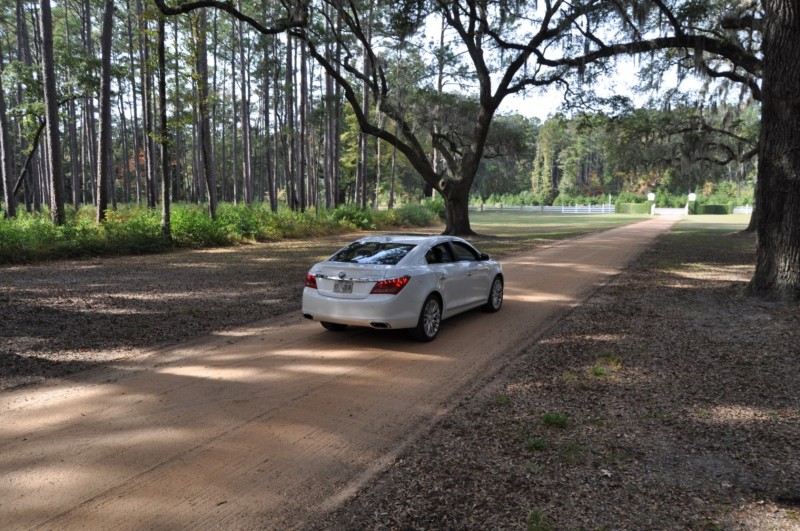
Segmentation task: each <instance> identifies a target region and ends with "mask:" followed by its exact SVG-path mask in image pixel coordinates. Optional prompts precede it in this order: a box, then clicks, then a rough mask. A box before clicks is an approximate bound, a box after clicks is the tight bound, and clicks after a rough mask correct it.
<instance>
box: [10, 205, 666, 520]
mask: <svg viewBox="0 0 800 531" xmlns="http://www.w3.org/2000/svg"><path fill="white" fill-rule="evenodd" d="M672 223H673V220H670V219H653V220H648V221H645V222H642V223H637V224H635V225H632V226H626V227H621V228H617V229H613V230H610V231H607V232H603V233H599V234H594V235H590V236H585V237H582V238H579V239H574V240H570V241H566V242H561V243H559V244H557V245H554V246H552V247H549V248H546V249H540V250H538V251H535V252H533V253H530V254H525V255H519V256H516V257H514V258H513V259H510V260H506V261H504V268H505V272H506V298H505V305H504V307H503V309H502V310H501V311H500V312H499V313H497V314H483V313H481V312H479V311H478V312H470V313H468V314H465V315H462V316H459V317H456V318H454V319H451V320H449V321H446V322H445V323H444V325H443V327H442V331H441V333H440V335H439V337H438V338H437V339H436V341H434V342H433V343H427V344H420V343H416V342H413V341H411V340H408V339H407V338H406V335H405V334H404V333H402V332H400V331H389V332H377V331H370V330H348V331H346V332H343V333H331V332H327V331H325V330H323V329H322V328H321V327H320V326H319V324H318V323H312V322H308V321H305V320H303V319H302V318H301V317H300V316H299V315H295V314H292V315H285V316H282V317H280V318H277V319H271V320H268V321H264V322H260V323H256V324H254V325H252V326H251V327H248V328H242V329H238V330H236V331H234V332H227V333H225V334H217V335H213V336H210V337H208V338H204V339H203V340H202V341H197V342H195V343H194V344H192V345H188V346H187V345H183V346H181V347H179V348H172V349H167V350H161V351H158V352H153V353H150V354H149V355H147V356H144V357H140V358H138V359H134V360H132V361H129V362H126V363H125V364H116V365H115V366H114V368H111V369H109V368H106V369H102V370H96V371H93V372H87V373H84V374H82V375H81V377H80V381H78V382H77V383H76V382H75V381H73V382H66V383H63V384H53V385H46V386H39V387H32V388H27V389H20V390H17V391H12V392H8V393H4V394H3V395H0V529H29V528H52V529H78V528H82V529H101V528H102V529H112V528H113V529H175V528H187V527H191V528H219V529H286V528H302V527H303V525H304V522H308V521H311V520H313V519H314V517H315V515H317V514H318V513H319V511H323V510H325V509H326V508H329V507H332V506H333V505H335V504H336V503H337V501H339V500H341V499H343V497H345V496H347V494H348V493H351V492H353V491H354V489H355V488H357V487H358V485H359V484H360V483H361V482H363V481H364V480H365V479H367V478H368V477H369V476H370V475H371V474H374V473H375V472H377V471H379V470H380V469H381V467H382V466H384V465H385V464H386V463H388V462H389V461H390V459H391V456H392V455H393V454H394V453H396V452H397V451H398V450H399V449H400V448H402V447H403V445H405V444H408V443H409V442H412V443H413V438H414V436H415V434H416V433H418V432H419V431H420V430H423V429H425V427H426V426H427V425H428V424H429V422H430V421H431V419H433V418H435V417H436V416H437V415H440V414H443V413H444V412H446V411H447V408H448V404H449V403H451V402H452V401H453V400H454V399H456V398H457V397H458V396H459V395H460V393H468V392H470V389H471V386H474V385H479V384H480V382H481V381H482V380H483V379H484V378H486V377H487V376H488V375H490V374H491V373H492V372H493V371H495V370H496V369H497V368H499V367H501V366H502V365H503V364H504V362H505V360H506V359H507V357H508V356H513V355H515V354H518V353H519V352H521V350H522V349H523V348H524V347H525V346H527V345H529V344H531V343H532V342H533V341H534V340H535V339H536V337H537V335H538V334H539V333H540V332H541V331H542V330H544V329H545V328H546V327H547V326H548V324H549V323H551V322H553V320H554V319H555V318H557V317H558V316H559V315H561V314H562V313H563V312H564V311H566V310H567V309H569V308H571V307H573V306H574V305H576V304H578V303H580V301H581V300H583V299H584V298H585V297H586V296H587V295H588V294H589V293H591V292H592V291H593V290H594V289H595V288H596V287H597V286H599V285H601V284H603V283H605V282H606V281H607V279H608V278H609V276H611V275H614V274H616V273H617V272H619V270H620V269H621V268H622V267H624V266H625V264H627V263H628V262H629V261H630V260H631V259H632V258H633V257H635V256H636V255H638V253H640V252H641V251H642V250H643V249H644V248H645V247H646V246H647V245H649V243H650V242H651V241H652V239H653V238H654V237H656V236H657V235H658V234H660V233H662V232H664V231H666V230H668V229H669V227H670V226H671V225H672Z"/></svg>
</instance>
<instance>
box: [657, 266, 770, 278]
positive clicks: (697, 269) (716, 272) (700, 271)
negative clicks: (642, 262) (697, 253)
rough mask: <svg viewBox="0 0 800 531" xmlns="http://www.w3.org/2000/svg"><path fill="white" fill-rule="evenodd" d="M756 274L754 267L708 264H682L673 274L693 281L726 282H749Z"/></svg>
mask: <svg viewBox="0 0 800 531" xmlns="http://www.w3.org/2000/svg"><path fill="white" fill-rule="evenodd" d="M754 272H755V269H754V266H753V265H750V264H746V265H718V264H717V265H713V266H711V265H710V264H706V263H699V264H691V263H690V264H682V266H681V269H680V270H676V271H672V272H671V273H672V274H673V275H675V276H677V277H681V278H687V279H692V280H706V279H713V280H718V281H721V282H722V281H724V282H737V281H747V280H749V279H750V277H752V276H753V273H754Z"/></svg>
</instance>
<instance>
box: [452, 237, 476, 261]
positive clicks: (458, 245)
mask: <svg viewBox="0 0 800 531" xmlns="http://www.w3.org/2000/svg"><path fill="white" fill-rule="evenodd" d="M452 243H453V250H454V251H455V252H456V257H457V259H458V261H460V262H461V261H464V262H476V261H478V260H480V259H481V257H480V255H479V254H478V253H477V252H476V251H475V249H473V248H472V247H470V246H469V245H465V244H464V243H462V242H452Z"/></svg>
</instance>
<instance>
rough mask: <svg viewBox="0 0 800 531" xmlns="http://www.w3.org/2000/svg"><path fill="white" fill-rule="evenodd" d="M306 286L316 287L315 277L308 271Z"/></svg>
mask: <svg viewBox="0 0 800 531" xmlns="http://www.w3.org/2000/svg"><path fill="white" fill-rule="evenodd" d="M306 287H307V288H313V289H317V277H316V276H314V275H312V274H311V273H308V274H307V275H306Z"/></svg>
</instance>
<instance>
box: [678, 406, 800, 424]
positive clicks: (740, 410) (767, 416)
mask: <svg viewBox="0 0 800 531" xmlns="http://www.w3.org/2000/svg"><path fill="white" fill-rule="evenodd" d="M692 416H693V418H694V419H695V420H696V421H697V422H701V423H705V424H717V425H732V426H734V427H735V426H736V425H739V424H742V423H743V422H755V423H769V422H775V421H777V420H780V421H784V422H785V421H787V420H791V419H795V420H800V408H784V409H778V410H776V409H768V408H760V407H753V406H743V405H738V404H730V405H718V406H696V407H695V408H694V409H693V410H692Z"/></svg>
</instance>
